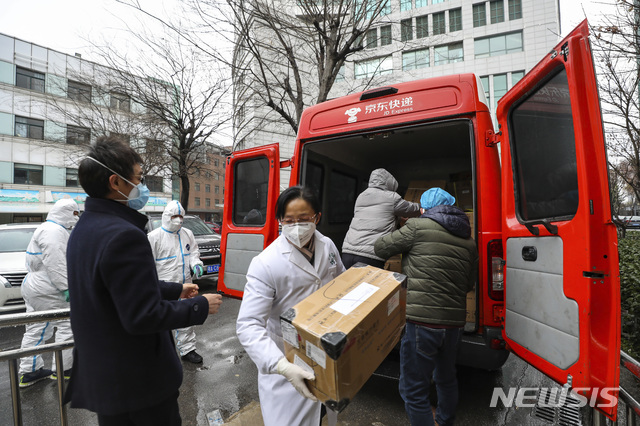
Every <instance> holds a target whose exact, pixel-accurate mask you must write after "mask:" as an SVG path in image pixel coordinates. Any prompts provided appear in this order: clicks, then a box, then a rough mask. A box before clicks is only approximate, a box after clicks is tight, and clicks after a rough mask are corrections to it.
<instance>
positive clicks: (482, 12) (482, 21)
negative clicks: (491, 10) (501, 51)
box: [473, 3, 487, 28]
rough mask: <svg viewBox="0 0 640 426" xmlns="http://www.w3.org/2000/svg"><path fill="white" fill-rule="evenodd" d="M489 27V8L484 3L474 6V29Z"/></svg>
mask: <svg viewBox="0 0 640 426" xmlns="http://www.w3.org/2000/svg"><path fill="white" fill-rule="evenodd" d="M485 25H487V8H486V6H485V4H484V3H479V4H474V5H473V28H478V27H484V26H485Z"/></svg>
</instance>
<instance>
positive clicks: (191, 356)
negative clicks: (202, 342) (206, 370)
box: [182, 349, 202, 364]
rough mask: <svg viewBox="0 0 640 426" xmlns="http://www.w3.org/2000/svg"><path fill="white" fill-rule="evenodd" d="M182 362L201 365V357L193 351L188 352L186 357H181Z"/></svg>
mask: <svg viewBox="0 0 640 426" xmlns="http://www.w3.org/2000/svg"><path fill="white" fill-rule="evenodd" d="M182 360H183V361H187V362H190V363H192V364H201V363H202V357H201V356H200V355H198V353H197V352H196V351H195V349H194V350H192V351H191V352H189V353H188V354H186V355H183V356H182Z"/></svg>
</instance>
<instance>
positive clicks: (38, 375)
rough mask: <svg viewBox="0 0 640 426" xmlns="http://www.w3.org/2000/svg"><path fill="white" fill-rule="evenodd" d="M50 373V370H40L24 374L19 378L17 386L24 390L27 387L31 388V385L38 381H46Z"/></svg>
mask: <svg viewBox="0 0 640 426" xmlns="http://www.w3.org/2000/svg"><path fill="white" fill-rule="evenodd" d="M51 373H53V372H52V371H51V370H47V369H45V368H41V369H39V370H36V371H33V372H31V373H25V374H23V375H22V376H20V383H19V386H20V387H21V388H26V387H27V386H31V385H32V384H34V383H37V382H39V381H40V380H42V379H46V378H47V377H49V376H51Z"/></svg>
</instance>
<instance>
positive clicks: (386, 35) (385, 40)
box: [380, 25, 391, 46]
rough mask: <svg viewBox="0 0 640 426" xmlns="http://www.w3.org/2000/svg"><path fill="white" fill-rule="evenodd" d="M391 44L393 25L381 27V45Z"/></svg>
mask: <svg viewBox="0 0 640 426" xmlns="http://www.w3.org/2000/svg"><path fill="white" fill-rule="evenodd" d="M389 44H391V25H385V26H384V27H380V46H387V45H389Z"/></svg>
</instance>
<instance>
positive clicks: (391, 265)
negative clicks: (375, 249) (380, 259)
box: [384, 254, 402, 273]
mask: <svg viewBox="0 0 640 426" xmlns="http://www.w3.org/2000/svg"><path fill="white" fill-rule="evenodd" d="M384 269H386V270H387V271H392V272H400V273H401V272H402V255H401V254H396V255H395V256H391V257H390V258H389V259H387V261H386V262H384Z"/></svg>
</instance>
